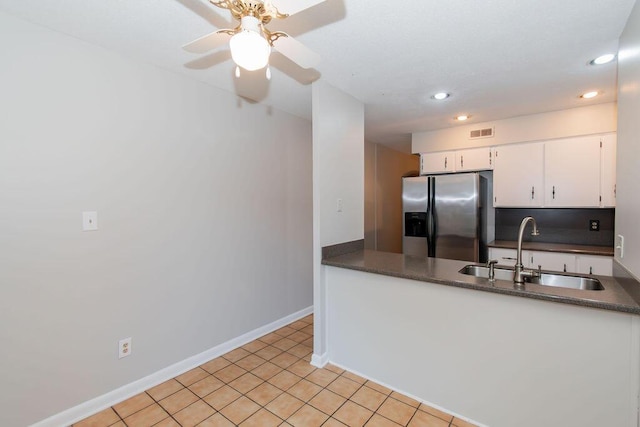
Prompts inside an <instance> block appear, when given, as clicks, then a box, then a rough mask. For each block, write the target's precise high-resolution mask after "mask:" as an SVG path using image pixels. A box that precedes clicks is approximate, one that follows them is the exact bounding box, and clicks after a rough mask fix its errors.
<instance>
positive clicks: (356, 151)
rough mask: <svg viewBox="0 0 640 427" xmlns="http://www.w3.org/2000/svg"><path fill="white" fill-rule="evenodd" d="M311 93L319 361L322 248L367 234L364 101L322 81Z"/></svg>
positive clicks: (320, 353)
mask: <svg viewBox="0 0 640 427" xmlns="http://www.w3.org/2000/svg"><path fill="white" fill-rule="evenodd" d="M312 93H313V101H312V104H313V105H312V112H313V204H314V206H313V289H314V291H313V307H314V308H313V310H314V316H315V321H314V338H313V340H314V341H313V353H314V355H313V360H312V363H313V364H315V365H317V366H321V365H323V357H324V354H325V351H326V345H327V340H326V339H327V337H326V325H325V310H326V303H325V285H324V267H323V266H322V265H321V262H322V247H324V246H330V245H335V244H339V243H345V242H350V241H354V240H361V239H363V238H364V105H363V104H362V103H361V102H360V101H358V100H356V99H355V98H353V97H351V96H350V95H347V94H346V93H344V92H342V91H340V90H339V89H336V88H334V87H333V86H331V85H329V84H327V83H325V82H323V81H317V82H315V83H314V84H313V88H312ZM338 199H341V200H342V211H341V212H338V210H337V200H338Z"/></svg>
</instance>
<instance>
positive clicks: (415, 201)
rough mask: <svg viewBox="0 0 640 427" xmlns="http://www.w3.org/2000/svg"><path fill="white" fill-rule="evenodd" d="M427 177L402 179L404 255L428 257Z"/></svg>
mask: <svg viewBox="0 0 640 427" xmlns="http://www.w3.org/2000/svg"><path fill="white" fill-rule="evenodd" d="M426 216H427V177H426V176H419V177H412V178H402V231H403V233H402V253H403V254H405V255H413V256H419V257H425V258H426V257H427V234H426V233H427V227H426V226H427V219H426Z"/></svg>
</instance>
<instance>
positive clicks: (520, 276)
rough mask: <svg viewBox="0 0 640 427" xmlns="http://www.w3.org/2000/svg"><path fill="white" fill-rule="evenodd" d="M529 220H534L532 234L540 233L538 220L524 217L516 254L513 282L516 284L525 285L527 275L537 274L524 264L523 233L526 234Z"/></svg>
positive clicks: (519, 231) (537, 234)
mask: <svg viewBox="0 0 640 427" xmlns="http://www.w3.org/2000/svg"><path fill="white" fill-rule="evenodd" d="M529 221H531V222H533V230H532V231H531V235H532V236H539V235H540V232H539V231H538V224H536V220H535V219H534V218H533V217H532V216H526V217H524V218H523V219H522V222H521V223H520V230H518V252H517V255H516V266H515V269H514V272H513V283H515V284H516V285H523V284H524V278H525V277H531V276H535V273H534V272H533V271H525V269H524V265H522V235H523V234H524V229H525V227H526V226H527V223H528V222H529Z"/></svg>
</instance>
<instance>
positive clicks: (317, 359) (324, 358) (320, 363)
mask: <svg viewBox="0 0 640 427" xmlns="http://www.w3.org/2000/svg"><path fill="white" fill-rule="evenodd" d="M327 363H329V354H328V353H324V354H315V353H314V354H313V355H311V365H312V366H315V367H316V368H324V366H325V365H326V364H327Z"/></svg>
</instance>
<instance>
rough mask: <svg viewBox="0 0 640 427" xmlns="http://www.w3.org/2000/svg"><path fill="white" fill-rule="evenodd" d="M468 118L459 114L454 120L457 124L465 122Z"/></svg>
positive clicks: (466, 115)
mask: <svg viewBox="0 0 640 427" xmlns="http://www.w3.org/2000/svg"><path fill="white" fill-rule="evenodd" d="M469 117H471V116H470V115H468V114H460V115H459V116H457V117H455V119H456V120H457V121H459V122H464V121H465V120H467V119H468V118H469Z"/></svg>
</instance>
